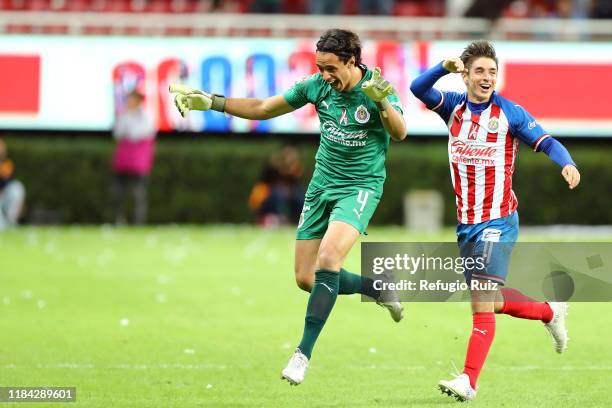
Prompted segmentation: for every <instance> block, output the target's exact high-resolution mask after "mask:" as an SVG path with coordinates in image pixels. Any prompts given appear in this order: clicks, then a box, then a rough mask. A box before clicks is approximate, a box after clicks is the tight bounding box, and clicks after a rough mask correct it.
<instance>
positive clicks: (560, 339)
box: [544, 302, 569, 354]
mask: <svg viewBox="0 0 612 408" xmlns="http://www.w3.org/2000/svg"><path fill="white" fill-rule="evenodd" d="M548 306H550V308H551V309H552V311H553V318H552V320H551V321H550V322H548V323H545V324H544V327H546V330H548V332H549V333H550V335H551V336H552V338H553V345H554V346H555V351H556V352H557V353H559V354H561V353H563V352H564V351H565V349H566V348H567V341H568V340H569V339H568V337H567V328H566V327H565V317H566V316H567V309H568V305H567V303H565V302H548Z"/></svg>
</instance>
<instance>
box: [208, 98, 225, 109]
mask: <svg viewBox="0 0 612 408" xmlns="http://www.w3.org/2000/svg"><path fill="white" fill-rule="evenodd" d="M225 101H226V99H225V96H223V95H217V94H213V95H212V103H211V105H210V109H212V110H214V111H217V112H225Z"/></svg>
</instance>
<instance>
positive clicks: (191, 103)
mask: <svg viewBox="0 0 612 408" xmlns="http://www.w3.org/2000/svg"><path fill="white" fill-rule="evenodd" d="M168 90H169V91H170V93H176V96H175V97H174V105H176V109H178V111H179V113H180V114H181V116H182V117H185V116H186V115H187V114H188V113H189V111H192V110H200V111H207V110H209V109H212V110H215V111H219V112H223V111H224V110H225V96H223V95H215V94H209V93H207V92H204V91H200V90H199V89H195V88H190V87H188V86H186V85H182V84H171V85H170V87H169V88H168Z"/></svg>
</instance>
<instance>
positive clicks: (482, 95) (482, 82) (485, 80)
mask: <svg viewBox="0 0 612 408" xmlns="http://www.w3.org/2000/svg"><path fill="white" fill-rule="evenodd" d="M462 76H463V82H465V85H466V86H467V92H468V99H469V100H470V102H475V103H483V102H487V101H488V100H489V98H491V94H492V93H493V90H494V89H495V84H496V83H497V64H496V63H495V60H493V59H491V58H487V57H480V58H477V59H475V60H474V61H472V65H470V67H469V71H468V72H467V73H465V72H464V73H463V74H462Z"/></svg>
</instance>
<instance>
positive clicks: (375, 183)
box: [284, 66, 402, 191]
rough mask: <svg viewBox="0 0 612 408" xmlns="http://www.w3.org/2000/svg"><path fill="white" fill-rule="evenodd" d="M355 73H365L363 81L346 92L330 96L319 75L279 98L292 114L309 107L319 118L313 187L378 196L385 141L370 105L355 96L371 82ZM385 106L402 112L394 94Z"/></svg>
mask: <svg viewBox="0 0 612 408" xmlns="http://www.w3.org/2000/svg"><path fill="white" fill-rule="evenodd" d="M361 67H362V68H363V69H365V74H364V76H363V78H361V81H359V83H358V84H357V85H356V86H355V87H354V88H353V89H352V90H350V91H348V92H338V91H336V90H335V89H333V88H332V87H331V85H329V84H328V83H327V82H325V81H324V80H323V77H322V76H321V74H314V75H311V76H309V77H307V78H305V79H304V80H302V81H300V82H298V83H296V84H295V85H294V86H293V87H292V88H290V89H289V90H288V91H287V92H285V94H284V97H285V100H286V101H287V103H289V105H291V106H292V107H294V108H295V109H298V108H301V107H302V106H304V105H306V104H307V103H309V102H310V103H312V104H314V105H315V108H316V110H317V114H318V115H319V122H320V131H321V141H320V144H319V149H318V151H317V155H316V157H315V160H316V164H315V170H314V174H313V176H312V180H311V185H314V186H315V187H320V188H344V187H367V188H371V189H375V190H379V191H382V186H383V183H384V181H385V176H386V171H385V157H386V154H387V148H388V146H389V140H390V136H389V133H387V131H386V130H385V128H384V127H383V124H382V121H381V118H380V115H379V110H378V108H377V107H376V104H375V103H374V102H373V101H372V100H371V99H370V98H368V97H367V96H366V94H364V93H363V92H362V91H361V84H362V83H363V82H364V81H367V80H369V79H370V78H371V77H372V71H370V70H369V69H367V68H366V67H365V66H361ZM388 100H389V102H390V103H391V105H392V106H393V107H394V108H395V109H397V110H398V111H399V112H400V113H401V112H402V109H401V107H400V104H399V98H398V96H397V94H396V93H394V94H393V95H391V96H389V97H388Z"/></svg>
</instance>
